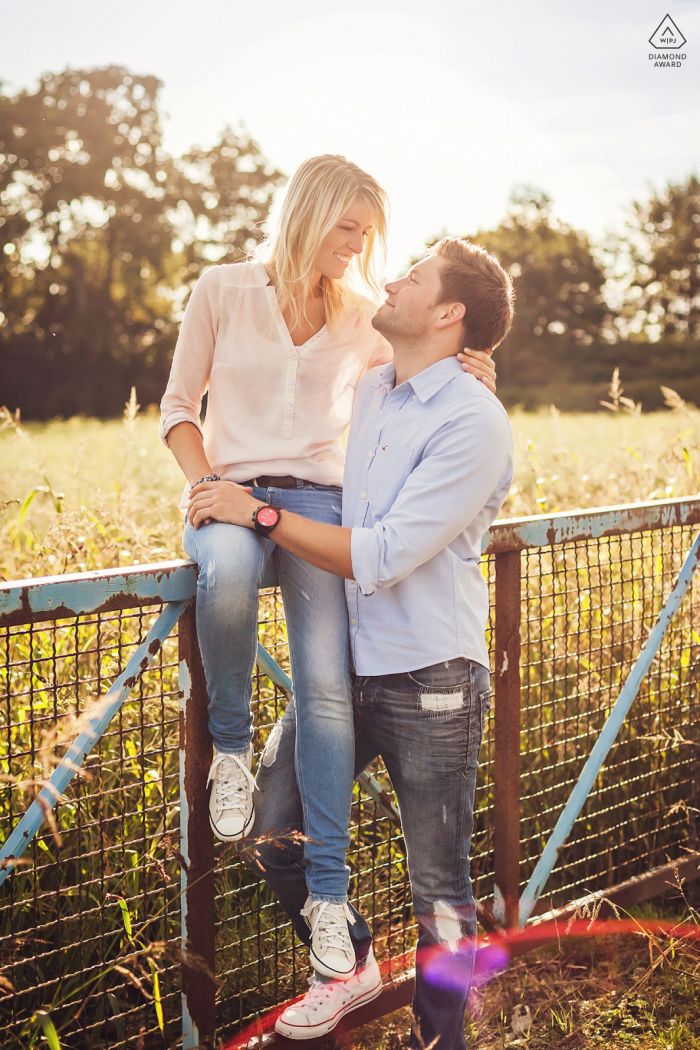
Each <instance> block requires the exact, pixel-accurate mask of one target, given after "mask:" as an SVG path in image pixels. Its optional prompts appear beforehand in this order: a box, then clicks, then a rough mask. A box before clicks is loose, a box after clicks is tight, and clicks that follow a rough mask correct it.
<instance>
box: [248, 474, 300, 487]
mask: <svg viewBox="0 0 700 1050" xmlns="http://www.w3.org/2000/svg"><path fill="white" fill-rule="evenodd" d="M300 480H301V479H300V478H293V477H292V475H291V474H283V475H282V476H281V477H275V476H274V474H261V475H260V476H259V477H257V478H251V479H250V481H242V482H241V484H242V485H245V486H248V485H253V486H256V487H257V488H260V489H295V488H297V487H298V486H297V481H300ZM301 483H302V485H308V484H309V482H308V481H302V482H301Z"/></svg>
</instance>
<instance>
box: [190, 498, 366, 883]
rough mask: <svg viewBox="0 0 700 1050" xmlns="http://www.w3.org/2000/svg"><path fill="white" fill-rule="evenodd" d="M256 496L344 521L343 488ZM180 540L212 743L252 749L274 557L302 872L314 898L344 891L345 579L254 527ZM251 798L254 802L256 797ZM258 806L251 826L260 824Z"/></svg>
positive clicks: (349, 748)
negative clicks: (291, 705)
mask: <svg viewBox="0 0 700 1050" xmlns="http://www.w3.org/2000/svg"><path fill="white" fill-rule="evenodd" d="M253 495H254V496H255V498H256V499H260V500H265V501H267V502H270V503H274V504H275V505H276V506H278V507H282V508H283V509H286V510H290V511H293V512H294V513H295V514H301V515H303V516H304V517H305V518H310V519H312V520H313V521H322V522H325V523H327V524H331V525H340V521H341V500H342V492H341V490H340V489H339V488H335V487H331V486H325V485H312V484H310V483H308V482H298V487H297V488H295V489H278V488H268V489H260V488H254V489H253ZM183 546H184V548H185V550H186V552H187V554H188V555H189V556H190V558H192V560H193V561H196V562H197V566H198V577H197V637H198V640H199V647H200V650H201V653H202V662H203V664H204V673H205V676H206V680H207V689H208V692H209V729H210V732H211V735H212V738H213V740H214V744H215V745H216V748H217V750H219V751H224V752H227V753H229V754H236V753H240V752H242V751H247V750H248V745H249V743H250V739H251V735H252V717H251V712H250V699H251V693H252V685H251V675H252V672H253V667H254V665H255V657H256V649H257V642H258V590H259V587H260V582H261V580H262V577H263V572H264V569H265V564H266V562H267V560H268V559H269V558H273V559H274V560H275V562H276V566H277V575H278V579H279V582H280V587H281V590H282V600H283V602H284V609H285V615H286V622H287V636H288V639H289V652H290V659H291V668H292V678H293V681H294V692H295V697H296V706H297V712H298V719H299V728H300V732H299V735H298V737H297V741H296V768H297V776H298V783H299V797H300V801H301V806H302V809H303V818H304V823H305V826H306V828H307V829H308V835H309V838H310V839H311V840H313V841H310V842H308V843H306V846H305V854H306V863H307V870H306V878H307V882H308V890H309V893H310V894H311V896H312V897H313V898H314V899H315V900H322V901H333V902H337V901H344V900H346V899H347V886H348V878H349V874H350V872H349V868H348V867H347V864H346V862H345V854H346V851H347V848H348V845H349V842H350V838H349V834H348V823H349V820H350V801H351V794H352V779H353V716H352V697H351V692H350V678H349V670H348V619H347V606H346V604H345V590H344V584H343V580H342V579H340V577H338V576H332V575H331V574H330V573H327V572H323V571H322V570H321V569H316V568H314V567H313V566H312V565H309V564H308V563H307V562H305V561H302V559H301V558H297V557H295V556H294V555H293V554H289V552H287V551H284V550H282V549H281V548H279V547H277V545H276V544H275V543H274V541H273V540H272V538H270V539H265V538H264V537H262V536H258V535H257V533H255V532H253V530H252V529H245V528H241V527H240V526H238V525H227V524H224V523H222V522H216V521H214V522H211V524H209V525H204V526H202V527H201V528H199V529H194V528H193V527H192V525H190V524H189V522H186V524H185V533H184V537H183ZM256 808H257V807H256ZM259 827H260V823H259V818H258V817H257V816H256V822H255V825H254V833H255V834H258V828H259Z"/></svg>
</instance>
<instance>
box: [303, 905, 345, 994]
mask: <svg viewBox="0 0 700 1050" xmlns="http://www.w3.org/2000/svg"><path fill="white" fill-rule="evenodd" d="M301 914H302V915H303V916H304V918H305V919H306V921H307V923H308V924H309V926H310V927H311V965H312V966H313V968H314V970H317V971H318V972H319V973H320V974H323V976H324V977H330V978H331V979H332V980H334V981H349V980H350V978H351V977H352V976H353V974H354V973H355V949H354V948H353V946H352V941H351V940H350V931H349V930H348V923H351V924H353V925H354V923H355V919H354V916H353V914H352V912H351V911H350V909H349V908H348V906H347V904H331V903H329V902H328V901H314V900H312V899H311V897H308V898H307V900H306V904H305V905H304V907H303V908H302V910H301Z"/></svg>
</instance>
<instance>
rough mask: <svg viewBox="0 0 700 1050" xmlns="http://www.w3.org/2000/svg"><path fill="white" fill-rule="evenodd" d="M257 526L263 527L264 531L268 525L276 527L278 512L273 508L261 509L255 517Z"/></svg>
mask: <svg viewBox="0 0 700 1050" xmlns="http://www.w3.org/2000/svg"><path fill="white" fill-rule="evenodd" d="M256 519H257V522H258V525H263V526H264V527H265V528H266V529H267V528H269V527H270V525H276V524H277V521H278V519H279V512H278V511H277V510H275V508H274V507H261V508H260V510H259V511H258V513H257V515H256Z"/></svg>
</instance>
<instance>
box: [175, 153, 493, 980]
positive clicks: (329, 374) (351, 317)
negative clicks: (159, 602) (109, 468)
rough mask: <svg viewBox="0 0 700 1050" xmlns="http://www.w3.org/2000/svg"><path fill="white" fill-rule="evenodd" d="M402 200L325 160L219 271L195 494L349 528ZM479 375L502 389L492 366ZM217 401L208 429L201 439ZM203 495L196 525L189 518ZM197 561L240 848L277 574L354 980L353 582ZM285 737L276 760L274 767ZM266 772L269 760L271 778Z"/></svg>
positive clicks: (320, 928) (252, 551)
mask: <svg viewBox="0 0 700 1050" xmlns="http://www.w3.org/2000/svg"><path fill="white" fill-rule="evenodd" d="M386 212H387V201H386V195H385V194H384V191H383V190H382V189H381V187H380V186H379V185H378V184H377V182H376V181H375V180H374V179H373V178H372V177H371V176H369V175H367V174H366V173H365V172H363V171H362V170H361V169H360V168H358V167H357V166H356V165H354V164H351V163H350V162H348V161H347V160H345V158H344V157H337V156H322V157H314V158H312V159H310V160H308V161H306V162H304V163H303V164H302V165H301V167H300V168H299V169H298V171H297V172H296V174H295V175H294V176H293V178H292V179H291V181H290V183H289V187H288V189H287V193H286V196H285V200H284V204H283V207H282V210H281V213H280V217H279V222H278V225H277V228H276V230H275V231H274V233H273V234H272V236H271V237H270V238H269V240H267V241H265V242H264V243H263V244H262V245H261V247H260V250H259V252H258V253H257V258H256V259H254V260H251V261H248V262H243V263H236V264H233V265H223V266H214V267H212V269H211V270H209V271H207V272H206V273H205V274H204V275H203V276H202V277H201V278H200V280H199V281H198V283H197V285H196V286H195V288H194V290H193V292H192V296H191V298H190V301H189V304H188V306H187V310H186V312H185V317H184V319H183V322H182V326H181V330H180V335H179V338H178V342H177V347H176V349H175V355H174V358H173V365H172V371H171V375H170V380H169V383H168V388H167V390H166V392H165V396H164V397H163V401H162V405H161V408H162V420H161V436H162V438H163V440H164V441H165V442H166V444H167V445H168V446H169V448H170V449H171V451H172V452H173V454H174V455H175V458H176V459H177V461H178V463H179V464H180V467H181V468H182V470H183V473H184V474H185V476H186V478H187V482H188V485H189V486H190V489H189V493H190V495H191V494H192V491H195V492H198V491H201V490H200V489H198V487H197V486H198V485H208V484H217V485H218V484H225V482H226V481H234V482H237V483H238V484H242V485H246V486H249V487H250V488H251V489H252V492H253V495H254V496H255V497H256V498H257V499H260V500H262V501H264V502H266V503H272V504H274V505H276V506H278V507H281V508H285V509H289V510H290V511H294V512H296V513H298V514H302V515H305V516H306V517H309V518H311V519H313V520H316V521H321V522H327V523H331V524H340V520H341V489H340V486H341V484H342V475H343V452H342V448H341V444H340V439H341V435H342V433H343V431H344V430H345V428H346V426H347V424H348V423H349V421H350V416H351V414H352V402H353V396H354V391H355V387H356V385H357V382H358V381H359V379H360V377H361V376H362V375H363V373H364V372H365V371H366V370H367V369H368V368H371V367H373V366H374V365H377V364H382V363H385V362H386V361H388V360H390V359H391V356H392V351H391V347H390V346H389V344H388V343H387V342H386V341H385V340H384V339H383V338H382V337H381V336H380V335H379V334H378V333H377V332H375V331H374V329H373V328H372V325H371V319H372V315H373V314H374V311H375V309H376V304H375V303H373V302H371V301H370V300H369V299H367V298H365V297H363V296H360V295H359V294H357V293H356V292H354V291H353V290H352V289H351V286H350V281H349V279H348V278H349V274H350V273H351V271H352V270H353V269H354V270H356V271H358V275H359V277H360V278H361V279H362V280H363V282H364V284H365V286H366V287H367V288H368V289H369V290H370V291H371V292H372V293H376V292H378V290H379V289H378V286H377V283H376V280H375V278H374V273H373V266H372V264H373V254H374V249H375V247H383V246H384V244H385V235H386V221H387V220H386ZM463 364H464V367H465V368H466V369H467V370H469V371H471V372H473V373H474V374H476V375H478V376H480V377H485V381H487V382H488V384H489V385H490V386H491V387H492V389H493V388H494V387H493V367H492V365H491V364H490V360H489V358H488V355H486V354H477V355H472V361H471V363H470V362H469V361H466V360H465V361H464V362H463ZM207 389H208V391H209V400H208V407H207V418H206V423H205V427H204V431H202V429H201V427H200V422H199V413H200V407H201V399H202V396H203V394H204V392H205V391H206V390H207ZM187 502H188V494H187V490H186V492H185V495H183V500H182V502H181V508H182V509H183V510H186V508H187ZM183 544H184V547H185V550H186V552H187V554H188V555H189V556H190V557H191V558H192V559H193V560H194V561H196V562H197V565H198V583H197V631H198V638H199V645H200V649H201V652H202V659H203V663H204V670H205V675H206V680H207V688H208V692H209V728H210V731H211V734H212V738H213V741H214V745H215V756H214V760H213V762H212V766H211V770H210V773H209V782H211V797H210V806H209V811H210V821H211V825H212V828H213V830H214V833H215V834H216V835H217V837H218V838H220V839H223V840H224V841H227V842H235V841H237V840H238V839H240V838H242V837H243V836H244V835H247V834H248V833H249V832H250V831H251V829H252V826H253V821H254V811H253V793H252V788H253V784H254V781H253V777H252V774H251V762H252V745H251V735H252V719H251V713H250V697H251V674H252V671H253V666H254V664H255V657H256V644H257V611H258V588H259V586H260V582H261V580H262V576H263V571H264V567H265V563H266V561H267V559H268V558H270V557H272V558H274V559H275V561H276V565H277V572H278V578H279V581H280V586H281V590H282V598H283V601H284V607H285V614H286V619H287V631H288V638H289V648H290V660H291V669H292V677H293V681H294V692H295V702H296V710H297V720H298V732H297V745H296V756H295V763H296V773H297V779H298V783H299V790H300V794H301V798H302V804H303V809H304V825H305V828H306V832H307V835H308V836H309V841H308V842H307V843H306V846H305V860H306V865H307V867H306V879H307V886H308V892H309V901H308V907H307V915H308V919H309V924H310V926H311V929H312V935H313V937H312V954H311V960H312V964H313V966H314V968H315V969H316V970H317V971H318V972H319V973H321V974H324V975H325V976H327V977H331V978H335V979H341V980H343V979H347V978H349V977H350V976H352V973H353V972H354V967H355V955H354V951H353V948H352V945H351V943H350V938H349V935H348V931H347V922H346V917H347V916H349V915H350V913H349V911H348V909H347V904H346V901H347V886H348V877H349V869H348V868H347V866H346V863H345V853H346V850H347V847H348V844H349V834H348V823H349V817H350V811H349V807H350V798H351V794H352V776H353V723H352V704H351V697H350V688H349V676H348V641H347V613H346V604H345V596H344V587H343V581H342V580H341V579H340V578H339V577H337V576H332V575H330V574H328V573H325V572H323V571H321V570H320V569H315V568H313V567H312V566H310V565H308V564H307V563H306V562H303V561H301V560H300V559H298V558H296V557H294V556H293V555H291V554H289V553H288V552H286V551H283V550H281V549H279V548H277V547H276V545H275V544H274V542H273V541H272V540H271V539H268V538H267V537H266V533H265V525H264V522H262V521H261V522H260V523H259V525H258V526H257V534H256V532H253V531H251V530H249V529H244V528H240V527H238V526H235V525H228V524H224V523H221V522H217V521H211V522H208V523H207V524H205V525H204V526H202V527H200V528H199V529H197V530H195V529H194V528H193V527H192V525H191V524H190V523H189V522H188V521H186V523H185V532H184V537H183ZM274 748H275V740H274V735H273V737H271V740H270V741H269V743H268V749H269V751H268V754H269V755H271V757H270V758H269V761H272V758H273V757H274ZM265 761H266V756H265V755H263V758H262V762H263V764H264V763H265Z"/></svg>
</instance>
